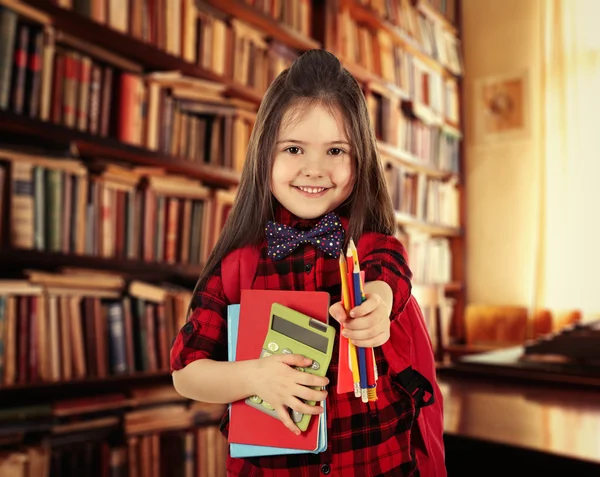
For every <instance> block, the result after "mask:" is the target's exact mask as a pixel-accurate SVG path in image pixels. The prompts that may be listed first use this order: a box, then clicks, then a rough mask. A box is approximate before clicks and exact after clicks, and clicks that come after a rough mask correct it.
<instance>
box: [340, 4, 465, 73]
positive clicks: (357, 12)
mask: <svg viewBox="0 0 600 477" xmlns="http://www.w3.org/2000/svg"><path fill="white" fill-rule="evenodd" d="M346 3H347V6H348V8H349V11H350V13H351V14H352V17H353V18H355V19H356V20H357V21H359V22H361V23H364V24H365V25H368V26H370V27H371V28H374V29H375V30H385V31H387V32H389V33H391V34H392V35H393V36H394V37H395V38H396V40H397V41H398V42H399V43H401V44H402V46H403V47H404V48H405V49H406V50H407V51H409V52H410V53H412V54H414V55H415V56H416V57H418V58H419V59H420V60H421V61H423V62H424V63H426V64H427V65H428V66H429V67H430V68H432V69H433V70H435V71H438V72H440V73H442V74H444V75H446V76H451V77H455V76H456V75H455V74H454V73H452V72H451V71H450V70H449V69H447V68H446V67H445V66H444V65H442V63H440V62H439V61H438V60H436V59H435V58H433V57H431V56H430V55H428V54H427V53H425V52H424V51H423V49H422V48H421V46H420V45H419V44H418V43H417V42H416V41H415V40H413V39H412V38H410V36H409V35H407V34H406V33H405V32H404V31H402V30H401V29H400V28H399V27H397V26H395V25H393V24H391V23H390V22H388V21H387V20H385V19H383V18H381V17H379V15H377V13H375V12H374V11H373V10H371V9H370V8H369V7H367V6H364V5H362V4H361V3H359V2H358V1H356V0H346Z"/></svg>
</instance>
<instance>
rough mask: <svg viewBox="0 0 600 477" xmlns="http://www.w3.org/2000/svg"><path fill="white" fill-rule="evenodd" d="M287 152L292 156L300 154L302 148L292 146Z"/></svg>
mask: <svg viewBox="0 0 600 477" xmlns="http://www.w3.org/2000/svg"><path fill="white" fill-rule="evenodd" d="M286 151H288V152H289V153H290V154H294V155H295V154H299V153H300V148H299V147H296V146H290V147H288V148H287V149H286Z"/></svg>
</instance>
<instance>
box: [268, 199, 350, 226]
mask: <svg viewBox="0 0 600 477" xmlns="http://www.w3.org/2000/svg"><path fill="white" fill-rule="evenodd" d="M333 212H335V213H336V214H338V216H340V220H341V222H342V226H343V227H344V231H345V232H347V231H348V219H347V218H346V217H344V216H342V215H341V214H340V213H339V211H337V210H334V211H333ZM322 218H323V217H322V216H321V217H317V218H315V219H302V218H300V217H298V216H296V215H294V214H292V213H291V212H290V211H289V210H287V209H286V208H285V207H283V206H282V205H281V204H279V203H278V202H277V203H276V205H275V214H274V220H275V222H278V223H280V224H283V225H289V226H290V227H294V228H296V229H298V230H308V229H310V228H312V227H314V226H315V225H317V223H318V222H319V220H321V219H322Z"/></svg>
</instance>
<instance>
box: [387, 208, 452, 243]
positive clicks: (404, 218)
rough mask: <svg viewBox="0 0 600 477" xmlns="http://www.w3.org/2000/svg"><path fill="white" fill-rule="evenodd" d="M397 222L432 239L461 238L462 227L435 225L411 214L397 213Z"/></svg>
mask: <svg viewBox="0 0 600 477" xmlns="http://www.w3.org/2000/svg"><path fill="white" fill-rule="evenodd" d="M396 222H397V223H398V225H401V226H409V227H412V228H414V229H417V230H420V231H422V232H425V233H428V234H430V235H431V236H432V237H460V236H462V230H461V229H460V227H450V226H447V225H441V224H435V223H430V222H426V221H424V220H420V219H418V218H416V217H413V216H412V215H410V214H405V213H403V212H397V211H396Z"/></svg>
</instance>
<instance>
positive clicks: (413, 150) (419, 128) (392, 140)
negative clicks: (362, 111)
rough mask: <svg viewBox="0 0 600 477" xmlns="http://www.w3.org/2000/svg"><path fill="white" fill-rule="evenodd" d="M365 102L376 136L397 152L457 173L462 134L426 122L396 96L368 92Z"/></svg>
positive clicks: (438, 168)
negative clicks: (404, 106) (408, 109)
mask: <svg viewBox="0 0 600 477" xmlns="http://www.w3.org/2000/svg"><path fill="white" fill-rule="evenodd" d="M367 104H368V106H369V113H370V116H371V121H372V123H373V127H374V129H375V135H376V137H377V139H378V140H379V141H380V142H382V143H384V147H385V145H388V146H393V147H394V148H395V152H396V153H397V154H401V155H403V156H405V157H408V158H410V159H413V160H416V161H418V162H419V163H420V164H423V165H426V166H429V167H431V168H435V169H437V170H439V171H447V172H453V173H456V174H459V173H460V161H459V152H460V141H461V137H462V136H461V134H460V132H459V131H457V130H456V129H454V128H451V127H449V126H446V125H439V124H435V123H433V124H428V123H427V122H425V121H423V120H422V119H421V118H419V117H416V116H415V115H414V114H412V112H410V111H407V110H406V109H405V108H403V105H402V103H401V102H400V101H398V100H397V99H395V98H393V97H391V96H386V95H383V94H380V93H378V92H376V91H371V92H369V93H368V95H367Z"/></svg>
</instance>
